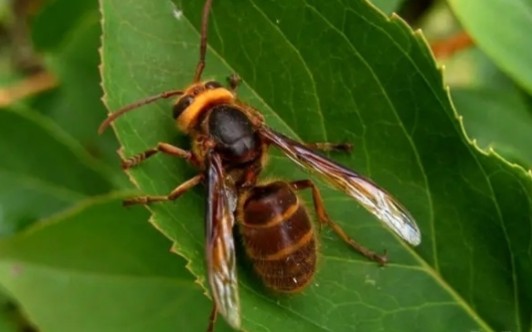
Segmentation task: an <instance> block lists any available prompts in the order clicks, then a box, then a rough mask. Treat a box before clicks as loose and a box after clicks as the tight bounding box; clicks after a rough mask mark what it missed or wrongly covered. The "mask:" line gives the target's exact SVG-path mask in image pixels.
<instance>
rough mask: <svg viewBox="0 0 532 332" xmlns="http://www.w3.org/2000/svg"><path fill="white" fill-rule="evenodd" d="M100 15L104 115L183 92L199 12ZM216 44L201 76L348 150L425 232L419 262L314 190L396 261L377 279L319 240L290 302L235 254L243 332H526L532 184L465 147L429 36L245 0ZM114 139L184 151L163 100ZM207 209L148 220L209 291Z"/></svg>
mask: <svg viewBox="0 0 532 332" xmlns="http://www.w3.org/2000/svg"><path fill="white" fill-rule="evenodd" d="M101 6H102V13H103V33H104V35H103V48H102V75H103V87H104V90H105V93H106V98H105V99H106V102H107V104H108V107H109V109H111V110H113V109H118V108H119V107H120V106H123V105H125V104H128V103H130V102H133V101H135V100H138V99H141V98H145V97H147V96H150V95H154V94H157V93H160V92H162V91H165V90H170V89H176V88H183V87H186V86H187V84H189V83H190V82H191V80H192V76H193V72H194V69H195V65H196V62H197V56H198V42H199V34H198V31H199V27H200V16H201V7H202V4H201V2H200V1H194V2H190V1H186V2H185V1H183V2H182V4H181V5H180V6H179V7H177V8H176V7H174V6H173V5H172V4H171V3H169V2H168V1H164V0H159V1H153V0H150V1H147V0H146V1H140V0H137V1H116V0H102V1H101ZM209 42H210V49H209V53H208V56H207V67H206V71H205V74H204V76H203V77H204V78H205V79H210V78H214V79H217V80H220V81H223V80H224V78H225V77H226V76H227V75H229V74H231V73H233V72H237V73H238V74H239V75H240V76H241V77H242V78H243V80H244V83H243V85H242V86H241V87H240V88H239V90H238V95H239V98H240V99H241V100H243V101H245V102H246V103H249V104H250V105H252V106H253V107H255V108H257V109H258V110H260V111H261V112H262V113H263V114H264V115H265V117H266V120H267V122H268V123H269V124H270V125H271V126H272V127H274V128H275V129H277V130H280V131H282V132H284V133H286V134H288V135H290V136H292V137H294V138H298V139H302V140H304V141H331V142H343V141H349V142H352V143H353V144H354V146H355V151H354V153H353V154H352V155H349V156H345V155H344V156H336V155H335V156H333V158H334V159H335V160H338V161H340V162H342V163H344V164H346V165H347V166H349V167H351V168H353V169H355V170H357V171H359V172H360V173H361V174H363V175H365V176H368V177H371V178H372V179H373V180H375V181H376V182H377V183H379V184H380V185H382V186H383V187H384V188H386V189H387V190H389V191H390V192H391V193H392V194H393V195H395V196H397V198H398V199H399V200H400V201H401V202H402V203H403V204H404V205H405V206H406V207H408V209H409V210H410V211H411V212H412V213H413V215H414V216H415V217H416V219H417V221H418V223H419V226H420V228H421V230H422V233H423V242H422V244H421V246H420V247H419V248H417V249H415V250H414V249H412V248H410V247H409V246H408V245H406V244H405V243H403V242H402V241H400V240H398V239H397V238H395V237H394V236H393V235H392V234H391V233H390V231H389V230H387V229H386V228H385V227H383V226H382V225H381V224H379V223H378V222H377V221H376V220H375V218H374V217H373V216H371V215H369V214H368V213H366V212H365V211H363V210H362V209H361V208H360V207H359V206H358V205H357V204H356V203H354V202H353V201H352V200H350V199H348V198H347V197H346V196H345V195H344V194H342V193H340V192H337V191H334V190H331V189H329V188H327V187H324V186H322V185H321V182H320V188H321V190H322V193H323V196H324V197H325V204H326V207H327V210H328V211H329V213H330V215H331V217H332V218H333V219H334V220H335V221H337V222H338V223H339V224H340V225H341V226H342V227H343V228H344V229H345V230H346V231H347V232H348V233H349V234H351V235H353V236H355V237H356V238H357V239H358V240H360V241H361V242H362V243H363V244H365V245H367V246H369V247H371V248H373V249H375V250H382V249H387V250H388V253H389V255H390V257H391V260H392V263H390V264H389V265H388V266H386V267H384V268H379V267H378V266H377V265H376V264H374V263H372V262H368V261H366V260H365V259H363V258H361V257H359V256H358V255H357V254H355V253H353V252H351V251H350V250H349V249H348V248H347V247H346V246H345V245H344V243H342V242H341V241H339V240H338V239H337V238H336V237H335V236H334V234H333V233H331V231H330V230H326V229H325V230H323V232H321V233H320V234H319V237H320V239H321V245H320V264H319V269H318V272H317V275H316V277H315V280H314V282H313V283H312V285H310V286H309V287H308V288H307V289H306V290H305V291H303V292H302V293H300V294H297V295H294V296H290V297H282V296H276V295H274V294H271V292H269V291H267V290H265V289H264V288H263V287H262V286H261V285H260V283H259V282H258V281H257V278H255V277H254V276H253V273H252V272H250V267H249V266H247V265H246V264H245V263H244V262H245V258H244V257H243V256H242V255H241V254H240V255H239V257H238V258H239V260H240V262H242V263H243V264H240V265H239V278H240V296H241V300H242V317H243V325H244V329H246V330H250V331H251V330H263V331H269V330H271V331H277V330H289V329H291V330H293V331H309V330H310V331H318V330H320V331H321V330H331V331H347V330H359V331H376V330H379V331H382V330H384V331H388V330H397V327H400V329H401V330H405V331H415V330H418V331H421V330H422V331H471V330H483V331H499V330H511V331H527V330H529V329H530V315H529V313H530V312H531V310H532V308H531V303H532V301H531V298H532V296H531V294H532V290H531V289H530V286H529V282H528V281H529V280H530V279H531V278H532V263H531V262H532V261H531V257H530V252H529V250H528V247H527V245H528V243H530V241H531V239H530V234H532V233H531V228H532V226H531V223H532V218H531V214H530V211H532V209H531V205H532V204H531V198H530V197H532V181H531V178H530V174H528V173H525V172H524V171H523V170H522V169H520V168H518V167H514V166H511V165H509V164H508V163H506V162H505V161H504V160H501V159H500V158H498V157H497V156H494V155H484V154H482V153H480V152H479V151H478V150H477V149H476V148H475V147H473V146H471V144H470V143H469V142H467V140H466V138H465V137H464V134H463V130H462V127H461V125H460V123H459V121H457V116H456V114H455V112H454V111H453V109H452V107H451V105H450V102H449V99H448V96H447V93H446V91H445V90H444V88H443V85H442V78H441V74H440V72H438V71H437V69H436V65H435V63H434V60H433V59H432V56H431V53H430V51H429V50H428V48H427V46H426V44H425V42H424V40H423V39H422V37H421V36H420V35H418V34H415V33H413V32H412V31H411V30H410V29H409V28H408V27H407V26H406V25H405V24H404V23H403V22H402V21H401V20H399V19H398V18H396V17H394V18H392V19H391V20H389V19H387V18H386V17H384V16H383V15H382V14H380V13H378V12H376V11H375V10H374V9H373V8H372V7H370V6H368V5H367V4H366V3H365V2H362V1H349V2H341V1H339V2H329V1H319V0H315V1H269V2H260V3H259V2H256V1H255V2H250V1H242V2H241V3H239V5H238V10H236V8H235V7H234V6H232V5H229V4H227V3H224V2H220V1H218V2H217V1H215V3H214V8H213V14H212V19H211V25H210V35H209ZM115 129H116V133H117V136H118V138H119V140H120V142H121V143H122V144H123V147H124V153H125V155H127V156H130V155H133V154H136V153H139V152H141V151H144V150H146V149H148V148H151V147H153V146H155V144H156V143H157V142H159V141H166V142H172V143H174V144H176V145H179V146H182V147H187V140H186V138H185V137H183V136H182V135H181V136H180V135H179V134H177V133H176V131H175V125H174V123H173V120H172V118H171V107H170V103H169V102H164V101H162V102H160V103H157V104H154V105H150V106H146V107H143V108H142V109H139V110H137V111H135V112H132V113H129V114H128V115H127V116H124V117H123V118H120V119H119V120H118V121H117V122H116V124H115ZM196 173H197V170H193V169H191V167H189V166H188V165H186V164H185V162H183V161H181V160H172V159H171V158H169V157H166V156H156V157H153V158H150V160H148V161H146V162H145V163H143V164H142V165H141V166H139V167H137V168H135V169H134V170H132V171H131V172H130V175H131V177H132V179H133V180H134V181H135V183H137V184H138V186H139V187H140V188H141V189H142V191H143V192H145V193H147V194H165V193H168V192H169V191H170V190H172V189H173V188H174V187H175V186H176V185H178V184H179V183H181V182H183V181H184V180H185V179H187V178H190V177H192V176H193V175H194V174H196ZM265 173H266V174H265V176H264V179H267V178H271V177H276V178H283V179H287V180H292V179H293V180H297V179H301V178H305V177H308V175H307V174H306V173H305V172H303V171H301V170H299V169H298V168H297V167H296V166H295V165H293V164H292V163H290V162H289V161H288V160H286V158H282V157H280V155H279V153H277V152H274V153H272V154H271V157H270V162H269V164H268V167H267V170H266V172H265ZM305 199H306V200H307V201H308V199H309V197H308V196H305ZM204 200H205V199H204V190H202V189H201V188H198V189H195V190H193V191H191V192H189V193H187V194H186V195H184V196H183V197H182V198H180V199H179V200H177V201H176V202H175V204H171V203H169V204H159V205H153V206H152V207H150V209H151V210H152V211H153V218H154V223H155V224H156V225H157V227H158V228H159V229H160V230H161V231H162V232H163V233H165V234H166V235H167V236H168V237H169V238H171V239H172V240H174V241H176V245H175V246H176V251H177V252H178V253H180V254H181V255H183V256H184V257H185V258H186V259H187V260H188V261H189V264H188V265H187V266H188V268H189V269H190V270H191V271H192V272H193V274H194V275H196V276H197V277H198V278H199V279H200V281H201V282H202V283H203V285H204V286H205V276H206V271H205V268H204V258H203V256H204V255H203V252H204V240H203V233H204V230H203V228H204V227H203V221H202V220H203V217H202V216H203V205H204ZM240 249H241V248H240ZM239 253H241V250H239Z"/></svg>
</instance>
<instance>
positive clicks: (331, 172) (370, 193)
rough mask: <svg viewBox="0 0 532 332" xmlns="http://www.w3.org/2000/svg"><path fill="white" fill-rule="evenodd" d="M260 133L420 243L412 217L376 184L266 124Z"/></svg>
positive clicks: (394, 228)
mask: <svg viewBox="0 0 532 332" xmlns="http://www.w3.org/2000/svg"><path fill="white" fill-rule="evenodd" d="M260 134H261V135H262V136H263V137H264V138H266V139H267V140H268V141H269V142H270V143H272V144H274V145H276V146H277V147H279V148H280V149H281V150H282V151H283V152H284V153H285V154H286V155H287V156H288V157H289V158H290V159H292V160H293V161H294V162H296V163H297V164H299V165H300V166H303V167H306V168H309V169H311V170H313V171H316V172H317V173H318V174H319V175H321V176H323V177H324V178H325V179H327V180H328V181H329V182H330V183H331V184H333V185H334V186H336V187H338V188H339V189H340V190H342V191H343V192H345V193H346V194H348V195H349V196H351V197H353V198H354V199H356V200H357V201H358V202H360V204H362V206H364V207H365V208H366V209H367V210H368V211H369V212H371V213H373V214H374V215H375V216H376V217H377V218H379V219H380V220H382V221H383V222H384V223H385V224H386V225H387V226H388V227H390V228H391V229H392V230H393V231H394V232H395V233H397V234H398V235H399V236H400V237H402V238H403V239H405V240H406V241H407V242H409V243H410V244H412V245H418V244H419V243H421V234H420V232H419V228H418V227H417V225H416V222H415V221H414V218H413V217H412V216H411V215H410V213H408V211H407V210H406V209H405V208H404V207H403V206H401V204H399V203H398V202H397V201H396V200H395V199H394V198H393V197H392V196H391V195H390V194H388V193H387V192H386V191H384V190H383V189H381V188H379V187H378V186H377V185H376V184H374V183H373V182H371V181H370V180H368V179H366V178H364V177H362V176H361V175H359V174H357V173H355V172H354V171H352V170H350V169H348V168H345V167H343V166H341V165H339V164H337V163H335V162H334V161H332V160H330V159H328V158H326V157H323V156H321V155H319V154H317V153H316V152H314V151H312V150H310V149H309V148H307V147H305V146H304V145H302V144H301V143H298V142H296V141H294V140H292V139H290V138H288V137H286V136H284V135H282V134H280V133H277V132H275V131H273V130H272V129H270V128H268V127H262V128H261V129H260Z"/></svg>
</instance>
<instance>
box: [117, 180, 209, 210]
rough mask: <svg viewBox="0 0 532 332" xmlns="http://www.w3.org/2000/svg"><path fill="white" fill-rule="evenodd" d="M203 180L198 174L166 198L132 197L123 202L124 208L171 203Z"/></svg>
mask: <svg viewBox="0 0 532 332" xmlns="http://www.w3.org/2000/svg"><path fill="white" fill-rule="evenodd" d="M203 178H204V175H203V173H200V174H198V175H196V176H194V177H193V178H190V179H188V180H187V181H185V182H183V183H181V184H180V185H179V186H177V187H176V188H175V189H174V190H172V192H170V194H168V195H166V196H138V197H132V198H129V199H126V200H124V206H129V205H135V204H151V203H154V202H166V201H173V200H175V199H177V198H178V197H179V196H181V195H182V194H184V193H185V192H186V191H187V190H189V189H191V188H192V187H194V186H196V185H198V184H199V183H200V182H201V181H202V180H203Z"/></svg>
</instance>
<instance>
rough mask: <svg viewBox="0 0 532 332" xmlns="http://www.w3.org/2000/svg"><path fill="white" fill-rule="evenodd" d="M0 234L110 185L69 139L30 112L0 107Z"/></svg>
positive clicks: (104, 175) (43, 119)
mask: <svg viewBox="0 0 532 332" xmlns="http://www.w3.org/2000/svg"><path fill="white" fill-rule="evenodd" d="M0 132H1V134H0V136H1V139H0V155H2V156H3V157H2V158H0V183H1V184H2V185H1V186H0V234H2V235H5V234H8V233H12V232H13V231H15V230H18V229H20V228H22V227H23V226H26V225H27V224H30V223H32V222H35V221H36V220H38V219H40V218H43V217H46V216H49V215H51V214H53V213H55V212H57V211H60V210H62V209H64V208H65V207H68V206H71V205H72V204H74V203H75V202H77V201H79V200H81V199H83V198H85V197H87V196H89V195H94V194H98V193H103V192H106V191H108V190H109V189H110V188H111V185H110V183H109V181H108V180H107V178H106V174H105V172H104V171H102V170H101V168H100V166H99V164H98V163H96V162H95V161H94V160H93V159H92V158H91V157H90V156H89V155H88V154H87V153H86V152H85V151H84V150H83V149H82V148H81V147H80V146H79V145H78V144H77V143H76V142H75V141H73V140H72V139H71V138H70V137H69V136H68V135H66V134H65V133H64V132H63V131H62V130H61V129H60V128H58V127H57V126H55V125H54V124H53V123H52V122H51V121H50V120H48V119H46V118H44V117H42V116H40V115H39V114H37V113H35V112H28V111H22V110H18V111H15V110H8V109H3V110H1V111H0Z"/></svg>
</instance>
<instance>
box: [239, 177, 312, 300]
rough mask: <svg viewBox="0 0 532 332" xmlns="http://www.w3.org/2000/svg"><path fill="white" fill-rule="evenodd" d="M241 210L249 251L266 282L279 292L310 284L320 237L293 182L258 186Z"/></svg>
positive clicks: (244, 237)
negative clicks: (317, 238) (317, 236)
mask: <svg viewBox="0 0 532 332" xmlns="http://www.w3.org/2000/svg"><path fill="white" fill-rule="evenodd" d="M239 214H240V216H239V219H240V220H239V221H240V223H239V224H240V232H241V234H242V239H243V241H244V247H245V248H246V253H247V255H248V256H249V258H250V259H251V261H252V262H253V266H254V269H255V271H256V272H257V274H258V275H259V276H260V278H261V279H262V281H263V282H264V284H265V285H266V286H267V287H269V288H271V289H273V290H275V291H278V292H295V291H298V290H300V289H301V288H303V287H305V286H306V285H308V284H309V283H310V281H311V280H312V276H313V275H314V271H315V269H316V241H315V239H314V230H313V228H312V224H311V222H310V219H309V216H308V214H307V212H306V211H305V208H304V207H303V206H302V205H301V204H300V203H299V199H298V197H297V195H296V193H295V192H294V190H293V189H292V188H291V187H290V185H289V184H288V183H286V182H280V181H278V182H272V183H269V184H267V185H260V186H256V187H254V188H253V189H252V190H251V191H250V193H249V195H248V196H247V197H246V198H245V201H244V202H241V206H240V211H239Z"/></svg>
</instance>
